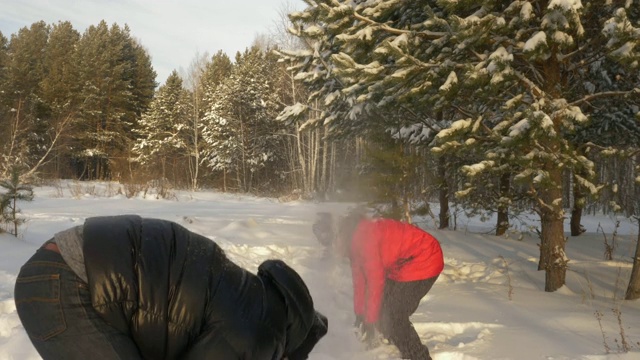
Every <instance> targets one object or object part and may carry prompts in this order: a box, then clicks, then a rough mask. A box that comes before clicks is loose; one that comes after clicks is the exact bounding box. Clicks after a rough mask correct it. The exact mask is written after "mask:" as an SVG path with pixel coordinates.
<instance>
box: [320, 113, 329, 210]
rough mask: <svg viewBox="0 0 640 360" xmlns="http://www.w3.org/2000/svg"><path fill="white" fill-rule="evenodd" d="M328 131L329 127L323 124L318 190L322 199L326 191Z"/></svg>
mask: <svg viewBox="0 0 640 360" xmlns="http://www.w3.org/2000/svg"><path fill="white" fill-rule="evenodd" d="M328 131H329V127H328V126H326V125H325V127H324V129H323V136H322V139H323V140H322V174H321V175H320V192H321V194H322V200H324V199H325V194H326V192H327V180H328V176H327V175H328V174H327V163H328V160H329V159H328V157H329V154H328V152H329V151H328V150H329V141H328V140H327V132H328Z"/></svg>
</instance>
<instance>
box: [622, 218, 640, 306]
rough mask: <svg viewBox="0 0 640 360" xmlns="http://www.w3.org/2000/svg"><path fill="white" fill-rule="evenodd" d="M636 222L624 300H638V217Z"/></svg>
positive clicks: (639, 256) (639, 244) (639, 270)
mask: <svg viewBox="0 0 640 360" xmlns="http://www.w3.org/2000/svg"><path fill="white" fill-rule="evenodd" d="M636 220H637V221H638V239H637V241H636V253H635V255H634V257H633V268H632V269H631V278H630V279H629V286H628V287H627V294H626V295H625V297H624V298H625V300H635V299H640V216H638V217H636Z"/></svg>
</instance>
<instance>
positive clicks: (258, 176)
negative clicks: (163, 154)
mask: <svg viewBox="0 0 640 360" xmlns="http://www.w3.org/2000/svg"><path fill="white" fill-rule="evenodd" d="M275 60H276V59H275V58H273V57H272V56H269V55H268V54H265V53H264V52H263V51H261V50H260V49H258V48H257V47H253V48H251V49H247V50H246V51H245V52H244V53H239V54H237V56H236V61H235V64H234V67H233V70H232V73H231V75H230V76H229V77H228V78H227V79H224V80H223V81H222V83H221V84H220V85H219V86H218V87H217V88H216V89H215V92H214V93H213V96H212V99H213V100H212V103H211V105H210V108H209V111H208V112H207V113H206V115H205V117H204V118H203V121H202V125H203V130H202V137H203V138H202V140H203V141H204V142H205V143H206V146H205V150H204V159H205V160H204V161H205V163H206V164H207V165H208V166H209V167H210V168H211V169H213V170H218V171H222V172H223V174H224V178H225V180H226V178H227V175H228V176H230V177H231V178H233V179H234V181H235V186H233V187H230V186H228V185H227V184H226V182H225V188H235V189H236V190H237V191H242V192H251V191H260V192H264V191H273V190H274V188H275V187H276V186H277V184H276V182H277V181H275V180H276V179H277V178H276V177H274V176H275V175H277V167H276V165H277V164H278V160H279V156H280V152H279V149H281V147H279V144H280V142H281V137H282V133H281V131H280V130H281V128H282V125H281V123H279V122H277V121H276V116H277V114H278V111H279V109H280V105H279V100H278V98H277V96H276V95H277V94H276V92H275V91H274V88H273V79H272V78H271V77H270V76H271V75H272V74H271V73H270V72H269V70H270V65H269V63H270V62H272V63H275Z"/></svg>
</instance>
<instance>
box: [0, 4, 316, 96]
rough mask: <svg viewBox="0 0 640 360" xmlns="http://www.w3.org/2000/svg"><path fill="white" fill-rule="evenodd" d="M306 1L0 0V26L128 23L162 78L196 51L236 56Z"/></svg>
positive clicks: (11, 29)
mask: <svg viewBox="0 0 640 360" xmlns="http://www.w3.org/2000/svg"><path fill="white" fill-rule="evenodd" d="M303 5H304V4H303V3H302V1H300V0H231V1H226V0H225V1H215V0H214V1H205V0H171V1H170V0H0V31H1V32H2V33H3V35H4V36H5V37H7V38H9V37H10V35H11V34H14V33H17V32H18V30H19V29H20V28H22V27H25V26H27V27H29V26H30V25H31V24H33V23H34V22H37V21H40V20H43V21H44V22H46V23H47V24H54V23H57V22H58V21H70V22H71V24H72V25H73V27H74V28H75V29H76V30H78V31H80V33H82V32H84V30H85V29H86V28H87V27H88V26H90V25H96V24H98V23H99V22H100V21H101V20H105V21H106V22H107V23H108V24H110V25H111V24H113V23H117V24H119V25H121V26H124V24H128V25H129V28H130V29H131V34H132V35H133V37H135V38H137V39H139V40H140V42H141V43H142V45H143V46H144V47H145V48H146V49H147V50H148V51H149V54H150V55H151V58H152V63H153V67H154V69H155V70H156V72H157V74H158V76H157V78H156V81H157V82H158V83H160V84H161V83H164V81H165V80H166V78H167V77H168V76H169V74H170V73H171V71H173V70H174V69H175V70H179V69H180V68H182V69H188V68H189V65H190V64H191V62H192V61H193V59H194V58H195V57H196V54H201V55H202V54H204V53H209V54H211V55H213V54H215V53H216V52H218V50H222V51H224V52H225V53H227V54H228V55H229V56H230V57H231V58H232V59H233V56H234V55H235V53H236V52H237V51H243V50H244V49H245V48H247V47H249V46H251V44H252V42H253V40H254V39H255V37H256V35H257V34H268V33H270V32H271V31H272V30H273V29H274V28H275V26H274V23H276V22H278V21H280V19H281V16H280V14H282V13H283V10H284V9H292V8H300V7H301V6H303Z"/></svg>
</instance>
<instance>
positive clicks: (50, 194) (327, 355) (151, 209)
mask: <svg viewBox="0 0 640 360" xmlns="http://www.w3.org/2000/svg"><path fill="white" fill-rule="evenodd" d="M117 188H118V185H113V184H112V185H105V184H101V183H73V182H62V183H60V185H57V186H49V187H38V188H36V189H35V190H36V198H35V200H34V201H33V202H30V203H22V204H20V207H21V209H22V210H23V216H25V217H26V218H28V222H27V223H26V224H25V225H23V226H22V228H21V234H20V236H19V237H18V238H15V237H13V236H10V235H8V234H0V360H29V359H40V357H39V356H38V354H37V352H36V351H35V350H34V349H33V347H32V345H31V343H30V342H29V339H28V338H27V336H26V333H25V332H24V329H23V328H22V326H21V324H20V321H19V320H18V316H17V313H16V311H15V305H14V303H13V284H14V281H15V277H16V275H17V273H18V270H19V268H20V266H21V265H22V263H24V261H26V260H27V259H28V258H29V257H30V256H31V255H32V253H33V252H34V251H35V250H36V248H37V247H38V246H39V245H41V244H42V243H43V242H44V241H46V240H47V239H49V238H50V237H51V236H52V235H53V234H54V233H55V232H57V231H60V230H63V229H65V228H68V227H70V226H73V225H78V224H81V223H82V222H83V221H84V219H85V218H87V217H90V216H96V215H116V214H124V213H131V214H139V215H142V216H146V217H155V218H162V219H168V220H172V221H175V222H178V223H180V224H182V225H184V226H185V227H187V228H189V229H191V230H193V231H195V232H198V233H201V234H203V235H205V236H208V237H209V238H211V239H212V240H214V241H216V242H218V243H219V244H220V245H221V246H222V247H223V248H224V249H225V250H226V252H227V254H228V255H229V257H231V258H232V259H233V260H235V261H236V262H237V263H239V264H241V265H242V266H244V267H246V268H248V269H249V270H251V271H255V270H256V268H257V266H258V265H259V264H260V263H261V262H262V261H263V260H265V259H268V258H279V259H283V260H285V261H286V262H287V263H289V264H290V265H291V266H292V267H293V268H295V269H296V270H297V271H298V272H299V273H300V274H301V276H302V277H303V278H304V280H305V281H306V283H307V285H308V286H309V288H310V290H311V293H312V295H313V298H314V301H315V304H316V307H317V308H318V309H319V310H320V311H321V312H323V313H324V314H326V315H327V316H328V317H329V325H330V329H329V333H328V334H327V336H326V337H325V338H324V339H323V340H322V341H321V342H320V343H319V344H318V346H317V347H316V349H315V350H314V352H313V353H312V355H311V358H310V359H311V360H333V359H340V360H342V359H356V360H369V359H394V358H397V357H398V353H397V351H396V350H395V348H394V347H392V346H382V347H379V348H377V349H374V350H371V351H365V350H364V349H363V346H362V344H360V343H359V342H358V341H357V339H356V336H355V335H354V332H353V329H352V327H351V324H352V323H353V313H352V310H351V309H352V306H351V294H352V291H351V279H350V273H349V270H348V267H347V264H346V263H345V262H344V261H343V260H340V259H333V258H331V257H326V256H324V252H323V248H322V247H321V245H320V244H318V243H317V242H316V241H315V239H314V236H313V234H312V232H311V224H312V222H313V220H314V219H315V216H316V213H317V212H318V211H332V212H335V213H342V212H343V211H344V210H345V209H346V208H347V207H348V204H338V203H312V202H287V203H282V202H279V201H277V200H274V199H263V198H255V197H248V196H237V195H228V194H220V193H215V192H204V191H203V192H195V193H192V192H179V191H178V192H175V198H174V199H173V200H158V199H155V198H153V196H147V198H146V199H145V198H142V197H137V198H131V199H127V198H126V197H125V196H123V195H121V194H118V191H117ZM619 220H621V222H620V227H619V228H618V229H617V236H616V240H617V248H616V251H615V253H614V259H613V260H612V261H605V260H604V257H603V253H604V244H603V242H604V241H603V240H604V236H605V235H606V236H607V238H608V240H609V241H611V239H612V237H613V232H614V230H615V225H614V224H615V219H612V218H609V217H605V216H601V217H586V218H585V219H584V220H583V224H584V225H585V227H586V229H587V233H585V234H583V235H582V236H580V237H578V238H569V242H568V243H567V253H568V256H569V258H570V259H571V262H570V263H569V266H570V269H569V271H568V272H567V285H566V286H564V287H563V288H562V289H560V290H559V291H557V292H554V293H546V292H544V291H543V289H544V272H540V271H537V270H536V268H537V259H538V246H537V239H536V238H535V237H530V236H527V235H526V234H525V236H524V237H523V238H522V239H519V235H518V234H517V233H512V234H511V235H510V237H508V238H498V237H495V236H492V235H488V234H487V232H488V231H489V230H490V228H491V227H492V225H493V222H491V223H482V222H480V221H479V220H477V219H467V218H464V217H461V218H459V219H458V230H457V231H438V230H435V229H433V226H432V225H431V224H430V222H429V221H428V219H427V220H425V222H424V223H422V224H421V225H422V226H423V227H424V228H425V229H427V230H428V231H430V232H431V233H432V234H433V235H435V236H436V237H437V238H438V239H439V240H440V242H441V243H442V246H443V249H444V254H445V263H446V265H445V269H444V272H443V274H442V275H441V277H440V278H439V280H438V282H437V283H436V285H435V286H434V287H433V289H432V290H431V292H430V293H429V294H428V295H427V297H426V298H425V299H424V300H423V302H422V304H421V305H420V307H419V308H418V311H417V312H416V314H415V315H414V317H413V322H414V324H415V327H416V329H417V330H418V332H419V333H420V335H421V337H422V340H423V342H425V343H426V344H428V346H429V347H430V349H431V352H432V354H433V357H434V359H436V360H473V359H487V360H495V359H518V360H528V359H554V360H559V359H589V360H605V359H606V360H609V359H625V360H626V359H629V360H630V359H638V358H640V300H638V301H625V300H622V299H623V297H624V292H625V290H626V286H627V284H628V281H629V274H630V271H631V254H632V253H633V251H634V249H635V248H634V246H635V240H636V239H637V229H638V228H637V225H636V224H633V223H631V222H630V221H629V220H627V219H624V218H619ZM528 223H530V224H532V225H535V218H533V217H532V218H531V220H529V222H528ZM598 224H600V225H601V227H602V229H603V230H604V233H603V231H602V230H598V229H599V227H598ZM522 229H523V230H526V229H527V227H526V226H525V225H523V226H522ZM625 348H627V349H630V351H628V352H625V351H624V349H625Z"/></svg>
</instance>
